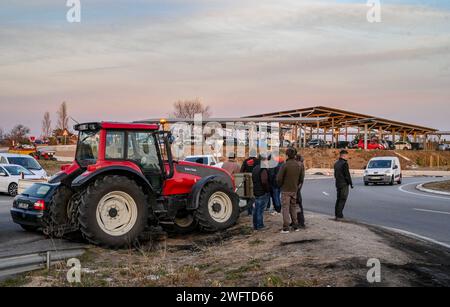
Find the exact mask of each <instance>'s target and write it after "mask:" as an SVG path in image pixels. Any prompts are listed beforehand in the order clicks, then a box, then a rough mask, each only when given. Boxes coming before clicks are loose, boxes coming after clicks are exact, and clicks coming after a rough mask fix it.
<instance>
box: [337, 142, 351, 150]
mask: <svg viewBox="0 0 450 307" xmlns="http://www.w3.org/2000/svg"><path fill="white" fill-rule="evenodd" d="M333 148H338V149H350V148H352V144H351V143H350V142H347V141H339V142H337V143H333Z"/></svg>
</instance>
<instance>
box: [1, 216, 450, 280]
mask: <svg viewBox="0 0 450 307" xmlns="http://www.w3.org/2000/svg"><path fill="white" fill-rule="evenodd" d="M307 221H308V225H307V229H306V230H302V231H301V232H296V233H290V234H288V235H283V234H280V233H279V228H280V226H281V217H273V216H269V215H267V216H266V226H267V228H266V229H265V230H263V231H259V232H254V231H252V229H251V228H250V227H249V225H250V219H249V218H248V217H243V218H241V219H240V222H239V224H238V225H236V226H235V227H234V228H232V229H230V230H228V231H226V232H223V233H220V234H210V235H205V234H192V235H189V236H175V237H169V238H166V237H160V238H153V239H152V240H151V241H149V242H147V243H145V244H142V246H140V247H139V248H133V249H129V250H121V251H112V250H105V249H101V248H97V247H93V248H91V249H90V250H89V251H88V252H87V253H86V255H85V256H84V257H83V258H82V259H81V264H82V267H83V271H82V272H83V273H82V282H81V284H80V286H198V287H210V286H283V287H284V286H286V287H297V286H301V287H303V286H306V287H318V286H324V287H326V286H333V287H335V286H374V284H369V283H368V282H367V279H366V274H367V272H368V269H369V268H368V267H367V262H368V260H369V259H371V258H376V259H379V260H380V262H381V265H382V268H381V274H382V281H381V283H379V284H376V285H378V286H449V285H450V251H449V250H446V249H444V248H441V247H438V246H435V245H432V244H430V243H426V242H421V241H417V240H416V239H411V238H408V237H405V236H403V235H399V234H394V233H391V232H387V231H385V230H381V229H379V228H373V227H368V226H365V225H360V224H357V223H352V222H335V221H334V220H331V219H330V218H329V217H327V216H324V215H319V214H307ZM66 272H67V268H66V267H65V266H63V265H62V264H61V265H59V266H56V267H55V268H53V269H52V270H50V271H40V272H34V273H30V274H28V275H24V276H21V277H20V278H19V279H16V280H12V281H8V282H7V284H6V285H22V286H48V287H54V286H68V285H69V284H67V282H66V281H65V276H66Z"/></svg>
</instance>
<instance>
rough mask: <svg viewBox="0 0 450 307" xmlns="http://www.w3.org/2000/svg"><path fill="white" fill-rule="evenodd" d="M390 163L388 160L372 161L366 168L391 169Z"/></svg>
mask: <svg viewBox="0 0 450 307" xmlns="http://www.w3.org/2000/svg"><path fill="white" fill-rule="evenodd" d="M391 167H392V161H390V160H374V161H370V163H369V166H368V168H369V169H372V168H391Z"/></svg>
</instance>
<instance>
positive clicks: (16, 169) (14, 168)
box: [4, 165, 33, 176]
mask: <svg viewBox="0 0 450 307" xmlns="http://www.w3.org/2000/svg"><path fill="white" fill-rule="evenodd" d="M4 167H5V169H6V170H7V171H8V173H9V174H10V175H11V176H20V175H21V174H22V173H23V174H24V175H33V173H32V172H30V171H29V170H27V169H26V168H24V167H22V166H18V165H5V166H4Z"/></svg>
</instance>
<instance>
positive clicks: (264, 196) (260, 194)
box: [252, 153, 270, 230]
mask: <svg viewBox="0 0 450 307" xmlns="http://www.w3.org/2000/svg"><path fill="white" fill-rule="evenodd" d="M259 161H260V162H259V163H258V164H257V165H256V167H255V168H254V169H253V172H252V180H253V194H254V196H255V207H254V208H253V228H254V229H255V230H261V229H262V228H264V211H265V209H266V207H267V204H268V203H269V201H270V183H269V172H268V155H267V154H266V153H262V154H261V155H260V159H259Z"/></svg>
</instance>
